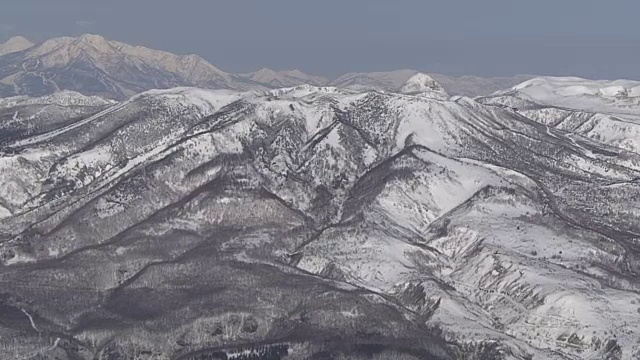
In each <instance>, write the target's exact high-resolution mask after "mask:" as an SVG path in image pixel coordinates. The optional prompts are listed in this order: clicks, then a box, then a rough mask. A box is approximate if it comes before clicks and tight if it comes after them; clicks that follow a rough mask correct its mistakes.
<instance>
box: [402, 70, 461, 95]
mask: <svg viewBox="0 0 640 360" xmlns="http://www.w3.org/2000/svg"><path fill="white" fill-rule="evenodd" d="M400 92H401V93H403V94H407V95H423V96H426V97H433V98H437V99H443V100H444V99H448V98H449V95H448V94H447V93H446V91H445V90H444V88H443V87H442V86H441V85H440V84H439V83H438V82H437V81H435V80H434V79H433V78H432V77H431V76H429V75H427V74H424V73H417V74H415V75H413V76H412V77H410V78H409V80H407V81H406V82H405V84H404V85H403V86H402V88H401V89H400Z"/></svg>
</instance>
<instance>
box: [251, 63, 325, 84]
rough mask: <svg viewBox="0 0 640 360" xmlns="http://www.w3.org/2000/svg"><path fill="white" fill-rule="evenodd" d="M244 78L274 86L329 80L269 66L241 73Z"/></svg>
mask: <svg viewBox="0 0 640 360" xmlns="http://www.w3.org/2000/svg"><path fill="white" fill-rule="evenodd" d="M240 76H242V77H243V78H246V79H248V80H251V81H254V82H256V83H260V84H267V85H269V86H271V87H274V88H284V87H293V86H298V85H302V84H309V85H314V86H322V85H325V84H327V83H328V82H329V80H328V79H327V78H325V77H322V76H314V75H309V74H305V73H303V72H302V71H300V70H285V71H274V70H271V69H268V68H263V69H260V70H258V71H256V72H252V73H247V74H241V75H240Z"/></svg>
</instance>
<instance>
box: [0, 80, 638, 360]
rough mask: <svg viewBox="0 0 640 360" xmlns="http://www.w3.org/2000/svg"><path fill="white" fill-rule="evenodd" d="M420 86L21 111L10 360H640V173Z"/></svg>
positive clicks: (199, 94) (1, 202)
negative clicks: (128, 359)
mask: <svg viewBox="0 0 640 360" xmlns="http://www.w3.org/2000/svg"><path fill="white" fill-rule="evenodd" d="M414 75H415V74H414ZM553 81H554V82H560V83H561V84H564V83H566V82H576V81H578V80H577V79H569V80H561V79H556V80H553ZM581 81H582V80H581ZM583 82H585V84H586V83H587V81H586V80H585V81H583ZM404 83H406V87H405V88H406V89H405V90H406V91H405V94H401V93H393V92H389V91H362V90H358V89H356V88H354V87H346V88H344V87H336V86H320V87H318V86H311V85H299V86H294V87H288V88H283V89H273V90H250V91H234V90H206V89H197V88H189V87H180V88H174V89H164V90H150V91H145V92H141V93H140V94H137V95H135V96H132V97H130V98H128V99H127V100H125V101H121V102H117V103H115V102H113V103H111V102H110V103H107V104H105V103H100V102H95V103H92V102H91V101H87V102H82V101H80V100H73V101H69V100H64V101H62V100H60V102H65V101H66V102H67V103H79V104H81V105H78V106H59V107H57V106H50V105H49V104H51V103H55V101H54V100H55V99H54V100H51V99H49V100H46V98H45V99H32V100H30V103H28V104H26V105H25V103H24V102H20V101H13V102H7V103H6V104H5V105H2V106H0V116H2V118H10V119H13V120H11V121H8V122H3V123H1V125H0V126H2V127H1V128H0V133H1V134H3V137H1V138H0V142H1V146H0V183H1V184H2V185H3V186H1V187H0V239H2V242H0V261H1V262H2V264H3V267H2V269H3V271H2V272H0V282H2V283H3V284H6V285H8V286H7V287H6V290H5V291H6V292H7V293H8V295H7V296H6V297H5V298H2V299H3V300H2V301H3V303H2V304H3V305H2V306H3V309H5V311H3V312H2V313H1V314H0V319H2V320H3V321H4V320H6V322H3V324H4V323H6V324H8V325H7V326H6V327H1V328H0V336H1V337H0V344H3V346H2V347H0V354H2V355H5V353H6V354H9V355H7V356H14V354H19V355H20V357H27V356H29V355H32V354H33V353H35V352H37V351H40V350H38V349H40V347H39V345H38V344H42V343H44V344H45V345H46V346H43V348H44V349H45V350H42V351H43V352H44V353H45V354H47V356H52V357H54V356H55V357H59V358H61V359H78V358H80V359H90V358H94V357H96V356H98V357H99V356H102V357H107V356H111V357H117V356H120V357H125V356H130V355H136V354H137V355H136V356H139V357H142V358H145V356H146V358H153V357H154V356H155V357H156V358H163V357H162V356H164V358H183V359H196V358H198V356H203V357H204V356H210V357H213V358H215V357H218V358H224V356H223V355H222V353H224V354H225V356H227V355H228V354H237V353H242V352H243V351H249V350H252V351H253V350H255V351H264V349H265V347H267V349H271V350H273V351H275V350H277V349H282V348H281V347H283V346H284V347H286V349H287V354H290V356H298V357H299V358H309V357H312V356H315V357H316V358H322V356H326V354H331V355H332V356H335V358H338V357H339V356H342V357H343V358H354V359H365V358H370V357H371V356H370V354H367V352H366V349H369V348H370V347H371V346H374V347H375V348H376V349H379V350H380V353H379V355H380V357H381V358H406V359H425V358H427V359H428V358H433V359H468V358H471V359H532V358H533V359H578V358H592V359H607V358H608V359H625V360H626V359H634V358H635V357H637V356H638V355H639V354H640V347H639V344H638V342H637V339H638V336H640V334H638V329H640V313H639V312H638V308H639V307H640V304H639V303H638V301H639V300H640V298H638V295H637V294H638V291H640V283H638V277H637V274H640V248H638V244H637V241H636V239H637V234H639V233H640V228H639V224H640V221H638V220H639V219H638V216H639V215H640V214H639V213H638V212H637V211H636V209H637V201H638V200H637V199H639V198H640V186H639V184H638V182H637V181H636V179H638V178H639V177H640V154H638V153H637V152H634V151H630V150H626V149H624V148H623V147H620V146H617V144H616V143H614V142H611V141H604V140H606V139H604V138H603V139H600V140H599V139H598V138H597V136H595V131H597V130H598V128H593V129H592V130H591V132H589V133H585V134H584V135H583V134H580V133H578V132H572V131H568V130H567V129H562V128H560V126H559V125H558V126H555V128H554V126H551V125H550V124H554V123H555V121H556V115H557V114H564V116H566V113H567V112H568V113H570V114H574V115H572V116H575V117H576V119H579V118H580V117H581V116H582V115H581V114H582V112H588V110H584V109H582V108H580V107H579V106H582V105H584V103H583V102H582V101H584V99H582V98H581V102H576V103H575V107H574V108H573V109H571V110H567V108H563V107H553V106H551V105H548V104H543V103H542V102H541V101H540V100H537V99H536V98H534V95H535V96H537V97H538V98H540V99H546V98H547V97H553V96H558V95H557V93H556V95H546V94H543V93H542V91H543V90H544V91H552V92H553V91H556V90H557V89H558V87H557V86H558V85H554V84H555V83H554V84H551V85H544V84H543V85H540V84H539V83H538V82H537V81H532V82H530V85H526V84H525V86H517V87H516V88H515V89H511V90H509V91H506V92H503V93H498V94H494V95H492V96H489V97H482V98H478V99H477V100H474V99H471V98H468V97H453V98H447V99H443V98H439V97H438V96H433V94H440V91H441V88H440V87H438V86H437V83H436V82H434V81H432V78H431V77H430V76H428V75H415V76H413V77H412V78H411V79H410V81H408V82H407V80H406V79H405V81H404ZM531 84H532V85H531ZM536 84H537V85H536ZM604 85H605V86H604V87H605V88H606V87H608V84H604ZM533 86H537V87H540V89H542V90H536V91H533V92H530V94H524V93H523V92H522V91H531V90H532V89H530V88H531V87H533ZM571 86H574V85H571ZM585 86H596V85H594V84H592V85H589V84H586V85H585ZM598 86H600V85H598ZM400 87H402V86H400ZM601 87H602V86H601ZM522 89H524V90H522ZM527 89H528V90H527ZM425 93H426V95H430V96H424V95H425ZM62 94H64V93H62ZM567 96H568V98H569V99H572V97H573V96H574V95H572V94H569V95H567ZM590 96H591V95H590ZM62 98H63V99H66V98H77V99H81V95H77V94H75V93H67V95H66V96H62ZM588 99H591V100H592V101H593V104H598V103H599V102H600V101H601V100H600V99H599V98H595V97H588ZM536 101H539V102H536ZM558 101H560V100H558ZM562 101H565V100H562ZM566 101H569V100H566ZM593 104H591V105H589V106H588V107H592V106H595V105H593ZM516 105H517V106H516ZM43 107H48V110H47V111H42V109H43ZM54 109H55V111H53V110H54ZM623 110H624V111H625V112H627V113H629V114H630V113H632V112H633V107H632V106H629V107H628V108H623ZM636 111H637V110H636ZM16 114H17V115H16ZM14 116H15V119H14ZM549 116H551V117H553V119H551V118H550V117H549ZM603 116H609V115H604V114H603ZM561 117H562V116H561ZM567 120H570V119H565V120H563V121H567ZM587 128H590V127H587ZM592 132H593V133H592ZM310 294H311V295H310ZM27 298H28V299H30V300H29V301H28V302H26V301H23V300H22V299H27ZM51 299H59V300H58V303H56V305H55V306H54V305H52V304H51V302H50V301H51ZM14 312H15V313H16V314H18V315H16V316H13V314H14ZM25 312H26V313H27V314H29V315H30V316H31V317H27V316H26V315H24V314H25ZM5 314H9V315H5ZM20 314H22V315H20ZM30 319H31V320H30ZM9 320H11V321H9ZM31 321H33V323H35V324H36V328H37V330H36V329H34V328H33V326H32V325H31ZM146 329H153V330H152V331H150V330H146ZM336 334H340V335H341V336H336ZM14 338H15V339H20V341H18V342H11V343H10V344H9V343H4V341H6V340H5V339H14ZM56 339H60V340H56ZM5 344H6V345H5ZM53 344H56V346H53ZM353 344H357V346H354V345H353ZM5 349H10V350H5ZM2 351H5V353H2ZM69 354H71V355H69ZM96 354H97V355H96Z"/></svg>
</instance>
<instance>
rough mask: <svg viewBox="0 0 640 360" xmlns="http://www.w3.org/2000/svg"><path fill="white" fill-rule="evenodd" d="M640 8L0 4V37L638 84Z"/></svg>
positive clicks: (231, 0)
mask: <svg viewBox="0 0 640 360" xmlns="http://www.w3.org/2000/svg"><path fill="white" fill-rule="evenodd" d="M638 14H640V1H638V0H606V1H594V0H535V1H524V0H522V1H520V0H467V1H461V0H460V1H455V0H441V1H435V0H434V1H429V0H393V1H391V0H389V1H382V0H366V1H365V0H322V1H319V0H318V1H307V0H207V1H204V0H201V1H196V0H180V1H166V0H100V1H94V0H0V40H4V39H6V38H8V37H9V36H12V35H24V36H26V37H29V38H31V39H33V40H35V41H41V40H44V39H46V38H50V37H55V36H61V35H71V36H72V35H78V34H81V33H94V34H99V35H103V36H105V37H107V38H110V39H114V40H120V41H124V42H129V43H132V44H137V45H144V46H148V47H152V48H158V49H163V50H168V51H172V52H177V53H197V54H200V55H202V56H203V57H205V58H207V59H208V60H210V61H211V62H212V63H214V64H216V65H217V66H219V67H221V68H222V69H224V70H227V71H231V72H246V71H252V70H257V69H259V68H260V67H263V66H266V67H271V68H274V69H289V68H299V69H301V70H304V71H307V72H311V73H317V74H322V75H328V76H335V75H338V74H341V73H345V72H351V71H375V70H392V69H401V68H414V69H418V70H424V71H431V72H440V73H446V74H452V75H461V74H473V75H482V76H509V75H514V74H539V75H578V76H583V77H589V78H632V79H640V66H639V65H640V25H639V24H638Z"/></svg>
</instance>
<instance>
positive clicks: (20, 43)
mask: <svg viewBox="0 0 640 360" xmlns="http://www.w3.org/2000/svg"><path fill="white" fill-rule="evenodd" d="M34 45H35V44H34V43H32V42H31V41H29V40H27V39H26V38H24V37H22V36H14V37H12V38H11V39H9V40H7V41H6V42H4V43H3V44H0V56H2V55H5V54H11V53H15V52H19V51H23V50H26V49H28V48H30V47H32V46H34Z"/></svg>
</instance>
